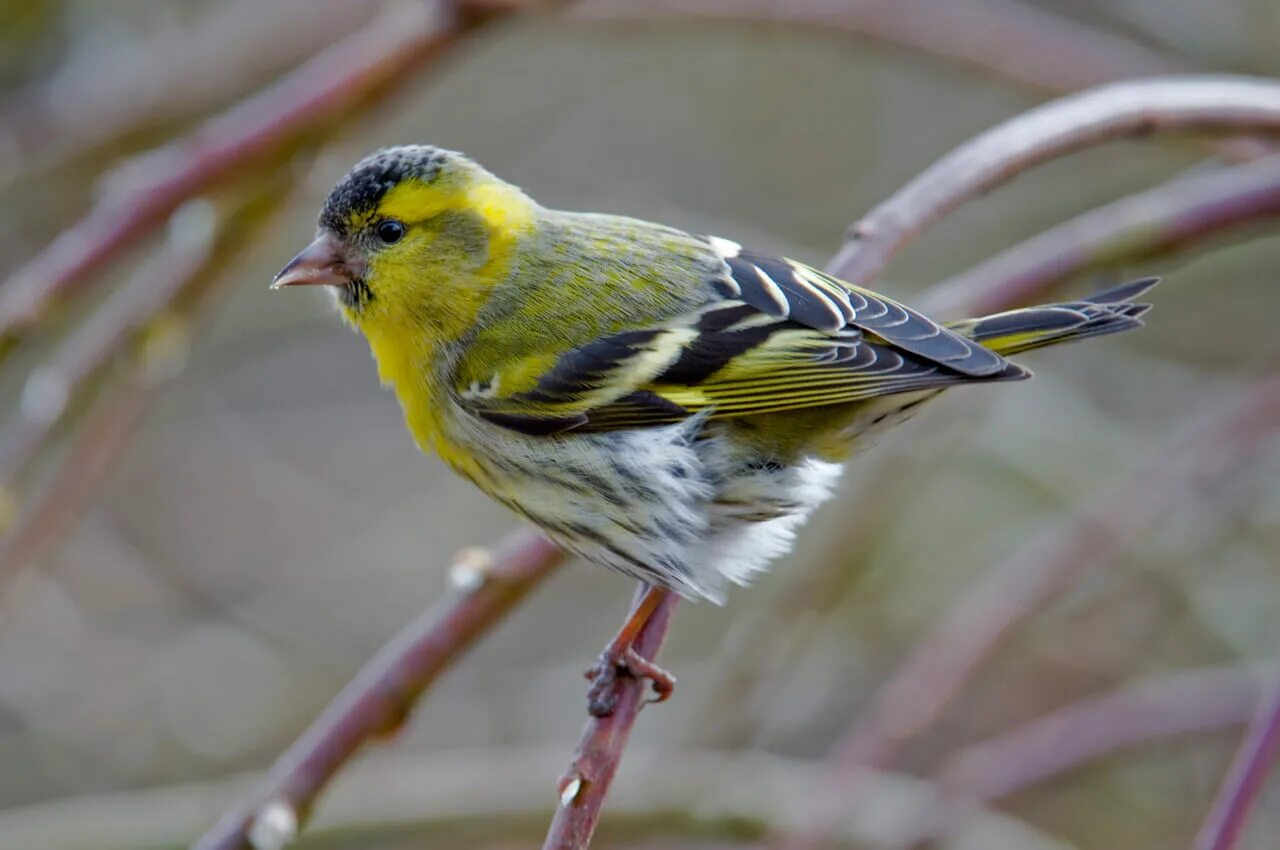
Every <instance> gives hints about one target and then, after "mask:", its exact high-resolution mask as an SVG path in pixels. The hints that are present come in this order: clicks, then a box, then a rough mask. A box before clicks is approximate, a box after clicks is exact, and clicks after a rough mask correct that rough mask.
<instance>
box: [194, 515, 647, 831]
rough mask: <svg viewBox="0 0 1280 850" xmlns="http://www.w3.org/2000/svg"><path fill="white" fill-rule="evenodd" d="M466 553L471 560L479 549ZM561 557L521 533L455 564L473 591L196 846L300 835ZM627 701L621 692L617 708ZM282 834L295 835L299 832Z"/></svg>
mask: <svg viewBox="0 0 1280 850" xmlns="http://www.w3.org/2000/svg"><path fill="white" fill-rule="evenodd" d="M467 558H468V559H470V560H474V559H475V556H474V553H467ZM563 560H564V555H563V554H562V553H561V551H560V550H559V549H558V548H557V547H555V546H554V545H553V544H551V543H550V542H548V541H547V540H546V539H545V538H543V537H542V536H541V535H538V534H536V533H535V532H533V531H520V532H517V533H515V534H512V535H510V536H509V537H508V538H506V540H504V541H503V542H502V543H500V544H498V547H497V548H496V549H495V550H494V551H493V553H492V555H491V556H490V558H489V560H488V563H487V564H486V563H471V562H460V563H459V564H458V565H456V566H455V568H454V569H455V570H464V571H467V570H470V571H474V572H472V573H465V572H464V573H463V575H462V577H461V580H459V581H455V583H456V584H459V585H460V586H463V587H471V586H472V585H474V589H471V590H466V591H464V592H463V595H462V596H460V597H459V598H457V599H455V600H452V601H447V602H445V603H444V604H443V605H442V606H441V608H440V609H438V610H432V611H427V612H426V613H424V614H423V615H422V616H421V617H419V618H418V619H417V620H416V621H414V622H413V623H411V624H409V626H407V627H406V628H405V629H404V630H402V631H401V632H400V633H399V634H398V635H397V636H396V637H395V638H393V639H392V640H391V642H389V643H388V644H386V645H385V646H384V647H383V648H382V649H381V650H380V651H379V652H378V654H377V655H375V656H374V657H373V659H372V660H370V661H369V662H368V663H367V664H366V665H365V666H364V668H363V669H362V670H361V671H360V672H359V673H358V674H357V675H356V677H355V678H354V679H352V680H351V682H350V683H349V684H348V685H347V686H346V688H344V689H343V691H342V693H341V694H339V695H338V697H337V698H336V699H334V701H333V702H332V703H330V705H329V706H328V707H327V708H326V709H325V710H324V712H323V713H322V714H321V715H320V716H319V717H318V718H317V719H316V720H315V722H314V723H312V724H311V727H310V728H309V729H307V731H306V732H305V733H303V735H302V736H301V737H300V738H298V740H297V741H296V742H295V743H294V744H293V746H291V747H290V748H289V749H288V750H287V751H286V752H285V753H284V755H282V756H281V757H280V758H279V759H277V761H276V763H275V765H274V766H273V767H272V768H271V771H270V772H269V773H268V774H267V777H266V779H265V780H264V782H263V783H262V787H261V788H259V789H258V790H257V791H256V792H255V793H254V794H253V795H252V797H251V798H250V799H249V800H247V801H246V802H245V803H243V804H242V805H240V806H238V807H237V808H235V809H233V810H232V811H230V812H228V813H227V814H226V815H224V816H223V818H222V819H221V820H220V821H219V822H218V823H217V824H216V825H215V826H214V827H213V828H212V829H211V830H210V831H209V832H208V833H206V834H205V835H204V836H203V837H202V838H201V839H200V840H199V841H197V842H196V843H195V844H194V845H193V850H250V848H251V847H252V846H253V845H251V844H250V843H249V839H248V836H249V833H250V831H253V830H257V831H261V830H263V829H266V828H269V826H270V824H269V822H270V821H272V820H273V819H274V821H275V822H276V823H277V824H278V823H285V824H288V823H290V822H291V823H292V824H293V825H294V829H293V831H294V832H296V831H297V829H298V828H300V826H301V825H302V824H304V823H305V822H306V819H307V816H308V815H309V814H310V812H311V809H312V806H313V805H314V803H315V800H316V797H317V796H318V795H319V794H320V792H321V790H322V789H323V788H324V786H325V784H326V783H328V781H329V780H330V779H331V778H332V777H333V775H334V774H335V773H337V772H338V770H339V769H340V768H341V767H342V765H343V764H345V763H346V762H347V760H348V759H350V758H351V756H352V755H353V754H355V752H356V751H357V750H358V749H359V748H360V747H361V746H362V745H363V744H364V743H365V742H366V741H368V740H369V739H370V738H373V737H375V736H378V735H385V734H388V733H390V732H393V731H395V730H396V729H398V728H399V727H400V726H401V725H402V724H403V723H404V722H405V720H406V718H407V717H408V716H409V714H410V712H411V711H412V710H413V707H414V705H415V704H416V703H417V701H418V700H419V699H420V698H421V696H422V693H423V692H424V691H425V690H426V689H427V688H428V687H429V686H430V685H431V684H432V683H433V682H434V681H435V680H436V678H437V677H439V675H440V673H441V672H443V671H444V670H445V669H446V668H447V667H448V666H449V665H450V664H451V663H453V662H454V661H455V660H456V659H457V658H458V656H460V655H462V654H463V653H464V652H466V651H467V650H468V649H470V648H471V646H472V645H473V644H475V642H476V641H477V640H479V639H480V638H481V637H482V636H484V635H485V634H487V633H488V632H489V631H490V630H491V629H492V627H493V626H494V624H496V623H497V622H499V621H501V620H502V619H503V618H504V617H505V616H506V615H507V614H508V613H509V612H510V611H511V610H512V609H513V608H515V607H516V606H517V605H518V604H519V603H520V602H521V600H523V599H524V597H525V596H526V595H527V594H528V593H529V591H530V590H532V589H533V588H534V587H535V586H536V585H537V584H538V583H539V582H541V581H542V580H543V579H545V578H546V577H547V576H549V575H550V574H551V573H552V572H553V571H554V570H555V569H556V567H558V566H559V565H560V563H561V562H562V561H563ZM473 577H474V581H473ZM664 623H665V620H664ZM663 631H665V629H664V628H660V627H655V628H654V629H653V630H652V631H651V632H649V631H647V632H646V635H648V636H649V637H648V640H649V641H650V642H649V643H647V644H646V647H647V648H649V649H650V651H652V649H653V648H656V644H655V643H653V641H655V640H660V638H661V634H662V632H663ZM637 690H638V688H637ZM626 704H629V703H628V702H627V696H626V695H624V699H623V702H622V703H621V704H620V705H619V713H621V712H622V710H623V708H622V706H623V705H626ZM283 837H284V839H285V840H286V841H289V840H292V838H293V837H294V836H292V835H288V836H283Z"/></svg>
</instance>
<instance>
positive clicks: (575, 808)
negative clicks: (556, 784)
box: [542, 585, 679, 850]
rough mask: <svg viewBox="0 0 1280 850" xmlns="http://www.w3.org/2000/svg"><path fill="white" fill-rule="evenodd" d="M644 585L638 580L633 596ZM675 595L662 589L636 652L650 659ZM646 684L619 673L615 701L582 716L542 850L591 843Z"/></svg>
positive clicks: (579, 849) (580, 849)
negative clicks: (603, 711)
mask: <svg viewBox="0 0 1280 850" xmlns="http://www.w3.org/2000/svg"><path fill="white" fill-rule="evenodd" d="M644 590H645V587H644V585H641V586H640V589H639V590H638V591H637V595H636V599H637V600H638V599H640V596H641V594H643V593H644ZM678 601H679V597H677V596H676V595H675V594H672V593H668V594H667V595H666V596H665V597H664V598H663V600H662V602H661V603H660V604H659V606H658V608H657V610H656V611H655V612H654V613H653V615H652V616H651V617H650V618H649V621H648V622H647V623H646V624H645V627H644V630H643V631H642V632H641V633H640V637H639V639H638V640H637V641H636V643H635V647H636V650H637V651H638V652H639V653H640V655H641V656H642V657H644V658H646V659H648V660H650V661H652V660H654V659H655V658H656V657H657V654H658V650H659V649H660V648H661V647H662V641H663V640H664V638H665V637H666V634H667V628H668V626H669V625H670V622H671V614H672V612H674V611H675V607H676V603H677V602H678ZM646 687H647V684H646V683H645V682H644V681H642V680H641V681H637V680H636V679H633V678H630V677H620V678H619V679H618V681H617V683H616V684H615V685H614V688H615V689H616V693H617V704H616V707H615V708H614V711H613V713H612V714H610V715H609V716H608V717H592V718H591V719H590V720H588V721H587V725H586V728H585V729H583V731H582V738H581V740H580V741H579V742H578V750H577V753H576V754H575V755H574V758H573V762H572V763H571V764H570V765H569V769H568V770H567V771H566V772H565V775H564V776H562V777H561V779H560V805H559V806H558V807H557V808H556V813H555V817H554V818H553V819H552V821H551V829H550V830H549V831H548V833H547V839H546V841H545V842H544V843H543V845H542V847H543V850H584V848H586V847H587V846H588V845H589V844H590V843H591V836H592V834H593V833H594V832H595V829H596V823H597V822H598V821H599V820H600V809H601V807H602V806H603V805H604V798H605V795H606V794H607V793H608V792H609V785H610V784H611V783H612V782H613V777H614V774H615V773H617V771H618V763H619V762H620V761H621V760H622V750H623V748H624V747H626V745H627V740H628V739H629V738H630V737H631V728H632V727H633V726H634V725H635V722H636V716H637V715H638V714H639V713H640V709H641V707H643V705H644V704H645V690H646Z"/></svg>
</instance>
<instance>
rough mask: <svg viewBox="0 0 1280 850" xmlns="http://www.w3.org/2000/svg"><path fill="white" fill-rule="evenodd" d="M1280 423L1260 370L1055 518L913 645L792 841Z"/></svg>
mask: <svg viewBox="0 0 1280 850" xmlns="http://www.w3.org/2000/svg"><path fill="white" fill-rule="evenodd" d="M1278 426H1280V377H1271V378H1267V379H1264V380H1262V381H1260V382H1258V383H1257V384H1256V385H1255V386H1253V387H1251V388H1249V389H1248V390H1247V391H1245V392H1244V393H1243V394H1242V397H1241V398H1240V399H1239V400H1238V401H1236V402H1235V403H1234V404H1231V405H1228V406H1227V408H1226V411H1225V412H1224V413H1217V415H1215V416H1210V417H1206V418H1204V419H1201V420H1200V421H1197V422H1195V423H1193V424H1192V425H1191V426H1190V427H1189V428H1187V429H1186V430H1185V431H1184V432H1183V433H1181V434H1179V435H1178V436H1177V437H1175V439H1174V440H1172V441H1171V442H1170V443H1169V444H1168V445H1167V446H1165V447H1163V448H1162V449H1161V450H1158V451H1157V452H1156V453H1155V455H1154V457H1155V458H1156V460H1155V461H1153V462H1152V464H1151V465H1150V466H1148V467H1146V468H1144V469H1143V470H1141V471H1139V472H1138V473H1137V474H1135V475H1134V476H1132V477H1131V478H1130V479H1129V480H1128V481H1126V482H1125V483H1124V484H1122V485H1121V486H1119V487H1117V488H1116V489H1114V490H1113V491H1112V492H1111V493H1110V494H1109V495H1107V496H1104V497H1102V498H1100V499H1098V500H1096V501H1095V502H1094V506H1093V507H1092V509H1090V510H1088V511H1087V512H1085V513H1083V514H1080V515H1078V516H1077V517H1075V518H1074V519H1072V520H1070V521H1068V522H1064V523H1061V524H1058V525H1055V526H1051V527H1049V528H1047V529H1046V530H1045V531H1044V532H1042V533H1041V534H1040V535H1038V536H1037V537H1035V538H1033V539H1032V540H1030V541H1028V542H1027V543H1026V544H1024V545H1023V546H1021V547H1020V548H1018V549H1017V550H1016V551H1015V552H1014V553H1013V554H1011V555H1010V556H1009V557H1007V558H1006V559H1005V560H1003V561H1002V562H1000V563H998V564H996V565H995V566H993V567H992V568H991V569H990V570H988V572H987V573H986V574H985V575H984V576H982V577H981V578H979V579H978V580H977V582H976V583H975V584H974V585H973V589H972V590H971V591H969V592H968V593H967V594H966V595H965V596H964V598H962V599H960V600H959V601H958V602H957V603H956V604H955V605H954V606H953V607H952V608H951V609H950V610H949V611H948V612H947V613H946V614H945V615H944V616H943V619H942V621H941V622H940V623H939V624H938V625H937V626H936V627H935V628H934V629H933V630H932V632H930V634H929V635H927V636H926V637H925V638H924V639H923V640H922V641H921V642H920V643H919V644H918V645H917V646H916V647H915V648H914V649H913V650H912V651H911V652H910V654H909V655H908V656H907V658H906V660H905V661H904V662H903V663H902V664H901V665H900V666H899V668H898V669H897V670H896V671H895V672H894V673H893V675H892V676H891V677H890V678H889V680H888V682H886V683H885V684H884V685H883V686H882V687H881V689H880V692H879V694H878V695H877V697H876V699H875V700H874V702H873V704H872V705H871V707H870V708H869V710H867V711H866V712H865V713H863V714H861V715H859V716H858V717H856V718H855V719H854V721H853V723H852V724H851V725H850V726H849V728H848V730H847V731H846V732H845V734H844V735H843V736H842V737H841V739H840V740H839V742H838V743H837V744H836V746H835V747H834V748H833V750H832V755H831V757H830V764H831V783H830V788H831V793H830V794H829V795H828V796H827V797H825V798H823V799H821V800H818V801H816V802H815V806H814V813H813V816H812V817H811V818H808V819H807V824H808V825H807V827H806V829H805V830H804V831H803V832H801V833H798V834H797V835H796V836H795V837H794V839H793V840H792V841H791V842H790V843H788V844H786V846H787V847H789V848H790V849H791V850H800V848H813V847H817V846H820V845H821V843H822V841H823V840H824V839H825V837H826V836H827V835H829V834H830V829H831V825H832V824H833V823H834V822H835V819H836V818H837V817H838V812H839V811H840V810H842V809H843V808H844V807H846V806H848V805H849V800H850V797H851V796H853V795H854V794H856V793H857V789H858V780H859V776H860V775H861V774H862V773H863V772H864V771H866V770H867V769H868V768H877V769H883V768H884V766H885V765H887V764H889V763H890V762H891V761H892V759H893V758H894V757H895V756H896V754H897V753H898V752H899V751H900V750H901V748H902V747H903V746H904V745H905V744H906V743H907V742H908V741H910V740H912V739H914V738H915V737H917V736H919V735H920V734H921V733H922V732H924V731H925V730H926V729H928V728H929V727H931V726H932V725H933V724H934V723H935V722H936V721H937V719H938V718H939V717H940V716H941V714H942V712H943V710H944V708H945V707H946V706H947V705H948V704H949V703H950V701H951V700H952V699H954V698H955V696H956V695H957V694H958V693H959V692H960V691H961V690H962V689H963V688H964V687H965V685H967V684H968V682H969V680H970V679H971V678H972V677H973V675H974V674H975V673H976V672H977V670H978V668H979V667H980V666H981V665H982V663H983V662H984V661H985V660H986V659H987V658H988V657H989V656H990V654H991V652H992V651H993V650H994V649H995V647H996V646H997V645H998V644H999V643H1000V641H1001V640H1002V639H1003V638H1004V637H1005V636H1006V635H1007V634H1009V633H1010V632H1011V631H1012V630H1013V629H1014V628H1016V627H1017V626H1018V625H1019V624H1020V623H1022V622H1023V621H1025V620H1026V619H1027V618H1028V617H1030V616H1031V615H1032V613H1034V612H1035V611H1036V610H1038V609H1039V608H1041V607H1042V606H1044V605H1045V604H1046V603H1047V602H1048V601H1050V600H1051V599H1053V598H1054V597H1056V596H1057V595H1058V594H1060V593H1061V592H1062V591H1064V590H1065V589H1067V588H1069V587H1071V586H1073V585H1074V584H1075V583H1076V582H1078V580H1079V579H1080V577H1081V576H1083V575H1084V574H1085V573H1087V572H1088V571H1090V570H1094V569H1097V568H1098V567H1100V566H1102V565H1103V564H1105V563H1107V562H1108V561H1109V560H1110V559H1111V558H1113V557H1115V556H1116V555H1117V554H1118V553H1119V552H1120V551H1121V550H1122V548H1123V546H1124V544H1125V542H1126V541H1127V540H1129V539H1130V538H1131V537H1132V536H1133V535H1134V534H1135V533H1137V532H1138V531H1140V530H1141V529H1144V528H1149V527H1151V526H1152V525H1153V524H1155V523H1156V522H1158V521H1159V520H1160V519H1161V518H1162V517H1164V516H1165V515H1167V514H1168V512H1169V511H1170V510H1171V509H1172V508H1173V507H1175V506H1176V504H1177V502H1178V500H1179V499H1180V498H1181V497H1182V495H1183V494H1185V493H1187V492H1190V491H1192V490H1195V489H1197V488H1202V487H1205V486H1208V485H1209V483H1210V482H1212V481H1219V480H1222V479H1224V478H1225V477H1227V476H1228V475H1230V474H1231V473H1232V472H1233V471H1234V470H1236V469H1238V468H1239V466H1240V464H1241V463H1243V462H1244V461H1245V460H1246V459H1247V458H1248V457H1249V455H1250V454H1251V453H1252V452H1253V450H1254V449H1255V448H1256V447H1257V446H1258V445H1259V444H1260V443H1261V442H1263V441H1264V440H1265V439H1266V438H1267V437H1268V436H1269V435H1271V434H1272V433H1273V432H1274V431H1275V430H1276V428H1277V427H1278Z"/></svg>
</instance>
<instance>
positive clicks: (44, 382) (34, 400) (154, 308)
mask: <svg viewBox="0 0 1280 850" xmlns="http://www.w3.org/2000/svg"><path fill="white" fill-rule="evenodd" d="M190 204H191V205H190V206H189V207H183V208H182V209H181V210H179V211H178V212H177V213H175V214H174V215H173V217H172V219H171V221H170V227H169V230H170V237H169V238H168V239H167V240H166V241H165V244H164V245H163V246H162V247H161V248H160V249H159V250H158V251H157V252H156V253H155V254H154V255H153V256H152V257H150V258H149V259H148V260H147V261H146V262H145V263H144V264H143V266H142V268H140V269H139V270H138V271H137V272H135V273H134V274H133V275H131V276H130V278H129V279H128V280H127V281H126V282H125V283H124V285H123V286H122V287H120V288H119V289H118V290H116V291H115V292H113V293H111V294H110V295H109V296H108V297H107V298H106V300H105V301H104V302H103V303H102V304H101V306H99V307H97V308H96V309H95V310H94V311H93V312H92V313H91V314H90V315H89V316H88V318H87V319H86V320H85V321H84V323H83V324H82V325H80V326H79V327H77V328H76V329H75V330H73V331H72V332H71V334H70V335H69V336H68V337H67V339H66V340H65V341H63V342H61V343H60V344H59V345H58V347H57V348H56V349H55V350H54V351H53V353H52V354H51V355H50V356H49V357H48V358H47V359H46V360H45V361H44V363H42V364H41V365H39V366H37V367H36V368H35V369H33V370H32V371H31V373H30V374H29V376H28V378H27V380H26V383H25V385H24V389H23V392H22V400H21V402H20V403H19V404H18V405H16V406H15V409H14V412H13V416H12V418H11V419H9V420H8V421H6V422H5V423H4V424H3V426H0V490H8V491H10V492H17V478H18V476H20V475H21V474H22V472H23V471H24V470H25V469H26V468H27V467H28V466H29V465H30V464H31V462H32V461H33V459H34V457H35V455H36V453H37V452H38V450H39V449H40V448H41V446H43V445H44V444H45V442H46V441H47V440H48V439H49V437H50V436H51V435H52V434H53V432H54V430H55V428H56V426H57V424H58V423H59V422H60V421H61V420H62V419H63V417H64V415H65V414H66V413H67V411H68V409H69V408H70V406H71V403H72V402H73V400H74V399H75V398H76V396H77V395H78V394H79V391H80V390H81V389H82V388H83V387H84V385H86V384H87V383H89V382H90V381H91V379H92V378H93V377H94V376H95V375H97V374H100V373H101V372H103V371H104V370H105V369H107V368H109V367H110V366H111V362H112V360H111V357H112V355H113V354H115V353H116V352H118V351H119V349H120V348H122V347H123V346H124V345H125V343H126V342H127V341H128V340H129V339H131V338H132V337H133V336H134V335H136V334H138V333H139V332H141V331H143V330H144V329H145V328H146V326H147V324H148V323H149V322H150V321H151V320H152V318H153V317H154V316H155V315H157V314H159V313H161V312H162V311H163V310H164V309H165V308H166V307H167V306H168V305H169V304H170V303H171V302H172V301H173V300H175V299H176V298H177V297H178V296H179V294H180V293H181V292H182V291H183V290H184V289H185V288H187V287H188V286H189V285H190V284H191V282H192V280H193V279H195V278H197V277H198V276H200V275H202V274H203V273H205V272H206V271H207V270H208V269H209V267H210V266H211V265H212V262H213V259H214V253H215V250H214V249H215V242H221V243H222V244H221V246H220V247H221V248H223V249H230V248H231V246H229V245H227V244H226V240H225V239H219V238H218V234H217V231H219V230H225V227H223V226H222V225H221V224H220V223H218V222H217V221H216V219H217V216H218V214H217V213H216V212H214V210H213V205H212V203H211V202H209V201H200V200H197V201H192V202H190ZM244 235H245V234H243V233H239V236H240V238H244ZM3 531H4V529H3V527H2V526H0V534H2V533H3ZM3 573H4V570H3V568H0V574H3Z"/></svg>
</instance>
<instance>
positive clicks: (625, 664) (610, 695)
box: [585, 647, 676, 717]
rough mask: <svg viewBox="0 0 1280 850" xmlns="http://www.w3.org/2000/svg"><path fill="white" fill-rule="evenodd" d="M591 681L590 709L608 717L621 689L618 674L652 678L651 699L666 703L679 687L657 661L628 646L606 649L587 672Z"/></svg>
mask: <svg viewBox="0 0 1280 850" xmlns="http://www.w3.org/2000/svg"><path fill="white" fill-rule="evenodd" d="M585 675H586V677H587V679H589V680H590V681H591V688H590V690H588V691H587V712H588V713H589V714H590V715H591V716H592V717H608V716H609V715H611V714H613V712H614V711H615V710H616V709H617V707H618V689H617V688H616V687H615V685H616V684H617V682H618V677H619V676H629V677H631V678H633V679H640V680H645V679H647V680H649V681H650V682H651V683H652V685H653V696H652V697H651V698H650V699H649V700H647V701H648V702H666V700H667V699H668V698H670V696H671V694H672V693H674V692H675V689H676V677H675V676H672V675H671V674H670V673H668V672H667V671H666V670H663V669H662V668H661V667H659V666H658V665H657V664H654V663H653V662H652V661H650V660H649V659H647V658H645V657H644V656H642V655H641V654H640V653H638V652H636V651H635V649H633V648H631V647H628V648H627V649H625V650H623V651H622V652H620V653H617V654H614V653H610V652H607V651H606V652H604V653H602V654H601V655H600V660H598V661H597V662H596V663H595V664H594V665H592V666H591V668H590V669H588V670H587V672H586V674H585Z"/></svg>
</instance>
